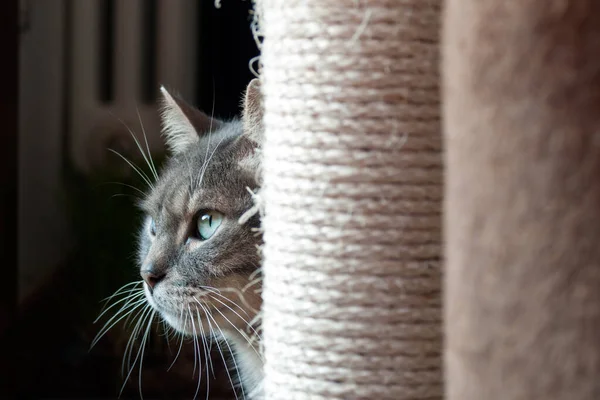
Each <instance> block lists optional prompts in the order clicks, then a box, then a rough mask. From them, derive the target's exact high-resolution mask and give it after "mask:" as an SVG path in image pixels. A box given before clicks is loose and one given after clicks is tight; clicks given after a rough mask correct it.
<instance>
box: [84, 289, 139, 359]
mask: <svg viewBox="0 0 600 400" xmlns="http://www.w3.org/2000/svg"><path fill="white" fill-rule="evenodd" d="M133 300H135V299H129V301H128V302H127V303H126V304H125V305H123V306H122V307H121V309H120V310H119V311H118V312H116V313H115V315H114V316H112V317H111V318H110V319H109V320H108V321H107V322H106V323H105V324H104V326H103V327H102V329H100V331H99V332H98V334H97V335H96V337H95V338H94V340H93V341H92V344H91V345H90V350H92V349H93V348H94V346H96V344H98V342H99V341H100V339H102V338H103V337H104V335H106V333H107V332H108V331H110V330H111V329H112V328H113V327H114V326H115V325H116V324H118V323H119V322H120V321H122V320H123V318H125V317H127V316H128V315H131V313H132V312H134V311H135V310H136V309H137V308H139V307H141V306H142V305H143V304H144V302H145V300H144V299H141V300H138V301H136V302H135V303H133V304H131V302H132V301H133ZM128 308H129V311H128V312H126V313H125V314H123V315H120V314H121V313H122V312H124V311H125V310H127V309H128ZM115 319H116V320H115ZM113 321H114V322H113Z"/></svg>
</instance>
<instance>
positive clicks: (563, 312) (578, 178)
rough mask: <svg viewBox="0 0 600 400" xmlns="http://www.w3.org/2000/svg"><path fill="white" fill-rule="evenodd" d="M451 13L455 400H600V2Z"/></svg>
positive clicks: (464, 0) (448, 105)
mask: <svg viewBox="0 0 600 400" xmlns="http://www.w3.org/2000/svg"><path fill="white" fill-rule="evenodd" d="M446 10H447V14H446V16H445V24H444V25H445V28H444V46H443V49H444V51H443V59H444V121H445V129H444V131H445V145H446V150H447V164H446V166H447V181H446V184H447V190H446V195H447V197H446V200H445V209H446V220H445V224H444V225H445V240H446V242H447V249H448V251H447V270H446V276H447V285H446V288H445V289H446V290H445V306H446V312H445V321H446V334H447V335H446V340H447V349H446V352H445V359H446V368H447V369H446V371H447V381H446V382H447V399H448V400H482V399H485V400H533V399H544V400H584V399H585V400H592V399H598V398H600V243H599V240H600V239H599V238H600V140H599V137H600V136H599V135H600V2H598V1H595V0H578V1H548V0H534V1H523V0H449V1H448V2H447V8H446Z"/></svg>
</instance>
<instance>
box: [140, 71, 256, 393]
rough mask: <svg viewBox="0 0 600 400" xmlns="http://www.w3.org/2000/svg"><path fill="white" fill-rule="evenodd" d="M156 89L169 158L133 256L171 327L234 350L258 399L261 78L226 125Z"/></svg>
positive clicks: (245, 385)
mask: <svg viewBox="0 0 600 400" xmlns="http://www.w3.org/2000/svg"><path fill="white" fill-rule="evenodd" d="M162 93H163V97H164V108H163V112H162V121H163V133H164V136H165V138H166V144H167V146H168V148H169V149H170V153H171V156H170V159H169V160H168V162H167V164H166V166H165V168H164V170H163V171H162V172H161V174H160V177H159V179H158V180H157V182H156V183H155V184H154V185H153V188H152V189H151V191H150V193H149V195H148V196H147V198H146V199H144V201H143V202H142V210H143V211H144V213H145V215H146V220H145V223H144V224H143V227H142V229H141V232H140V234H139V253H138V256H139V265H140V274H141V276H142V278H143V280H144V283H143V287H144V292H145V296H146V300H147V302H148V303H149V304H150V305H151V306H152V308H153V309H154V310H155V311H156V312H158V314H159V315H160V316H161V317H162V319H163V320H164V321H166V322H167V323H168V324H169V325H170V326H171V327H173V328H174V329H175V330H176V331H178V332H180V333H183V334H185V335H188V336H195V337H204V338H207V337H209V336H210V337H212V338H213V340H217V341H218V342H219V343H220V346H221V347H222V348H223V349H224V350H225V349H226V350H231V351H232V352H233V354H234V357H233V360H231V362H230V367H231V368H230V369H231V370H233V371H235V370H236V369H237V370H238V373H239V374H238V375H239V380H240V382H241V387H240V388H238V390H239V392H242V393H243V397H245V398H247V399H258V398H260V396H261V382H262V378H263V362H262V357H261V355H260V354H261V353H260V348H259V347H260V346H259V345H260V341H259V336H258V334H257V333H256V331H257V330H258V329H259V325H260V324H259V322H257V321H258V312H259V310H260V307H261V297H260V291H259V290H257V289H260V278H258V279H256V277H257V273H258V269H259V266H260V261H261V260H260V255H259V251H258V248H259V246H260V245H261V243H262V235H261V234H260V229H259V228H260V214H259V213H256V212H253V211H252V210H256V206H255V204H254V201H253V196H252V192H256V191H257V190H258V189H259V188H260V179H259V167H260V161H259V160H260V158H259V152H260V147H261V142H262V139H261V138H262V125H261V120H262V101H261V96H260V84H259V81H258V80H257V79H255V80H253V81H252V82H251V83H250V84H249V85H248V89H247V91H246V96H245V99H244V104H243V114H242V118H241V119H234V120H232V121H221V120H217V119H215V118H211V117H210V116H208V115H206V114H204V113H203V112H201V111H199V110H197V109H195V108H194V107H191V106H190V105H188V104H186V103H185V102H184V101H183V100H181V99H179V98H177V97H175V96H172V95H171V94H169V93H168V92H167V91H166V90H165V89H164V88H163V89H162ZM249 210H250V212H249Z"/></svg>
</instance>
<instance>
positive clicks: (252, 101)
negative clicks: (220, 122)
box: [242, 78, 264, 145]
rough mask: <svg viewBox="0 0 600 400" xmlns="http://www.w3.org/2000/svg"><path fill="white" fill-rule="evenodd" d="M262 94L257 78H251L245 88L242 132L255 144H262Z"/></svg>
mask: <svg viewBox="0 0 600 400" xmlns="http://www.w3.org/2000/svg"><path fill="white" fill-rule="evenodd" d="M263 116H264V105H263V96H262V92H261V87H260V80H259V79H258V78H254V79H252V81H250V83H249V84H248V88H247V89H246V94H245V96H244V103H243V109H242V121H243V123H244V134H245V135H246V136H248V138H249V139H250V140H252V141H254V142H256V143H257V144H259V145H260V144H262V141H263V134H264V125H263Z"/></svg>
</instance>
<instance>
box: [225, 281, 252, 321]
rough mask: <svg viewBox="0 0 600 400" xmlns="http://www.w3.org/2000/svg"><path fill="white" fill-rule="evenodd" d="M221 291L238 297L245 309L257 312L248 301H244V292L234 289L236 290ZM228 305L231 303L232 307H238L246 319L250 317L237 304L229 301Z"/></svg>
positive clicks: (226, 289)
mask: <svg viewBox="0 0 600 400" xmlns="http://www.w3.org/2000/svg"><path fill="white" fill-rule="evenodd" d="M223 290H224V291H227V292H232V293H234V294H235V295H237V296H238V298H239V299H240V301H241V302H242V304H243V305H244V306H245V307H247V308H248V309H250V310H252V311H253V312H255V313H256V312H258V310H257V309H255V308H254V307H253V306H252V305H251V304H250V303H248V300H247V299H246V296H244V292H243V291H242V290H240V289H236V288H223ZM228 300H229V299H228ZM230 303H232V304H233V305H235V306H236V307H238V308H239V309H240V310H242V311H243V312H244V314H246V315H247V316H248V317H249V316H250V315H248V312H247V311H246V310H245V309H244V308H243V307H241V306H240V305H239V304H237V303H236V302H234V301H232V300H230Z"/></svg>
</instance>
